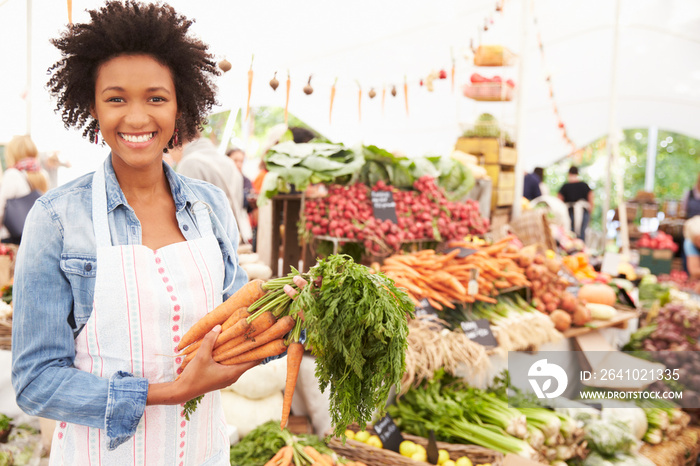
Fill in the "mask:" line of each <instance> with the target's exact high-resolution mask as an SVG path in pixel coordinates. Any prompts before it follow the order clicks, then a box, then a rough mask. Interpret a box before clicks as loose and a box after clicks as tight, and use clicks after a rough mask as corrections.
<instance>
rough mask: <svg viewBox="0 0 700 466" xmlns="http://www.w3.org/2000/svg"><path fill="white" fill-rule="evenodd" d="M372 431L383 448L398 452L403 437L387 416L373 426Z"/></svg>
mask: <svg viewBox="0 0 700 466" xmlns="http://www.w3.org/2000/svg"><path fill="white" fill-rule="evenodd" d="M374 431H375V432H376V433H377V435H378V436H379V439H380V440H381V441H382V445H383V446H384V448H386V449H388V450H391V451H395V452H397V453H398V452H399V446H400V445H401V442H403V435H401V431H400V430H399V427H398V426H397V425H396V424H394V420H393V419H392V418H391V416H389V415H388V414H387V415H386V416H384V417H383V418H381V419H380V420H379V421H377V422H376V423H375V424H374Z"/></svg>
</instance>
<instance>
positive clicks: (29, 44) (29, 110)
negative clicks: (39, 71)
mask: <svg viewBox="0 0 700 466" xmlns="http://www.w3.org/2000/svg"><path fill="white" fill-rule="evenodd" d="M26 86H27V88H26V90H25V97H24V102H25V104H26V107H27V111H26V122H25V126H26V134H32V0H27V84H26Z"/></svg>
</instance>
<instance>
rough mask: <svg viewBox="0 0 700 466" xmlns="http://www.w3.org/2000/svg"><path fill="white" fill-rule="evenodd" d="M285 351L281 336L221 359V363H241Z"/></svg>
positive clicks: (228, 364)
mask: <svg viewBox="0 0 700 466" xmlns="http://www.w3.org/2000/svg"><path fill="white" fill-rule="evenodd" d="M285 351H287V345H285V344H284V340H283V339H282V338H278V339H276V340H272V341H269V342H267V343H265V344H264V345H261V346H257V347H255V348H253V349H252V350H250V351H246V352H245V353H241V354H239V355H238V356H233V357H231V358H228V359H225V360H223V361H221V364H224V365H226V366H230V365H232V364H243V363H244V362H251V361H258V360H260V359H265V358H269V357H271V356H279V355H280V354H282V353H284V352H285Z"/></svg>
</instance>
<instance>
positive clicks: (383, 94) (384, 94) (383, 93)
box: [382, 86, 386, 115]
mask: <svg viewBox="0 0 700 466" xmlns="http://www.w3.org/2000/svg"><path fill="white" fill-rule="evenodd" d="M385 98H386V86H384V87H382V115H384V99H385Z"/></svg>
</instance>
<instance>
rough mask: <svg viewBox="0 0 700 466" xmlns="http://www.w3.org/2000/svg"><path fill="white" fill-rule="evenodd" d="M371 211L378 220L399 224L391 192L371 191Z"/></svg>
mask: <svg viewBox="0 0 700 466" xmlns="http://www.w3.org/2000/svg"><path fill="white" fill-rule="evenodd" d="M371 196H372V211H373V212H374V218H376V219H378V220H390V221H392V222H394V223H399V221H398V218H397V217H396V202H394V193H392V192H391V191H371Z"/></svg>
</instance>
